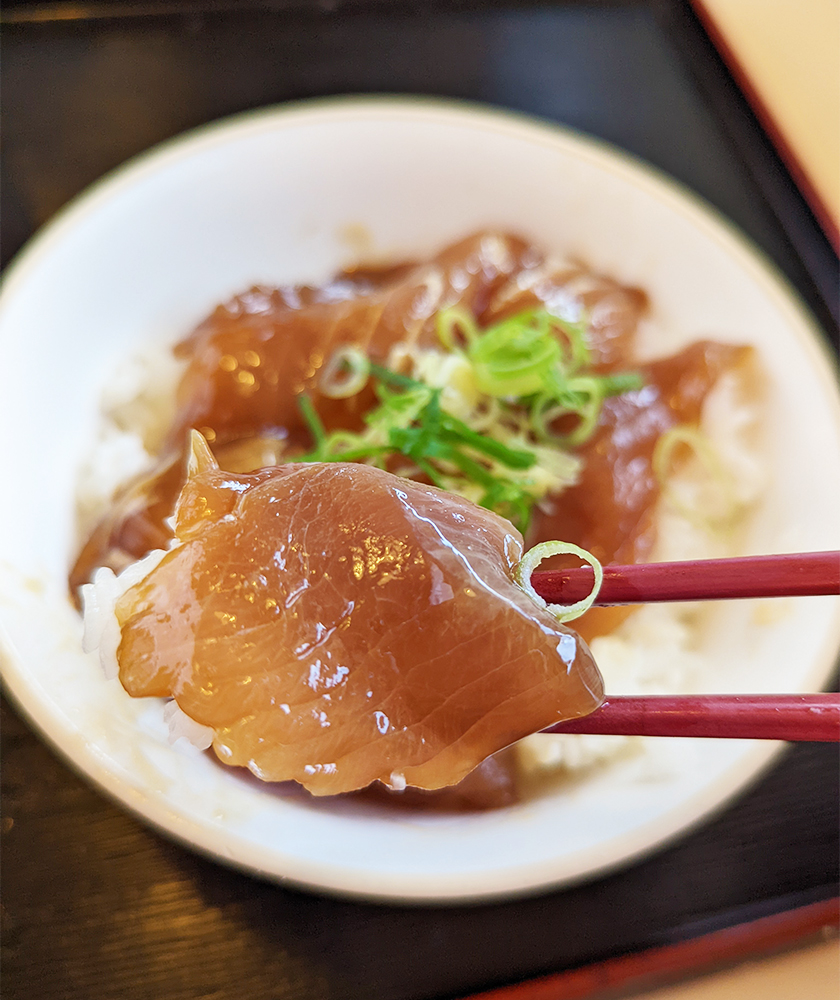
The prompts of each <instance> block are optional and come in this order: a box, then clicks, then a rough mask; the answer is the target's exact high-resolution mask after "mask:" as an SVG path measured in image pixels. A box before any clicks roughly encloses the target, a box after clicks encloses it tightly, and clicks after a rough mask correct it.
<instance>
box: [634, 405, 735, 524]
mask: <svg viewBox="0 0 840 1000" xmlns="http://www.w3.org/2000/svg"><path fill="white" fill-rule="evenodd" d="M681 445H682V446H684V447H686V448H688V449H689V450H690V451H691V452H693V453H694V455H695V456H696V457H697V459H698V461H699V462H700V464H701V465H702V466H704V467H705V469H706V471H707V473H708V474H709V476H710V478H711V479H712V480H714V481H715V483H716V486H717V490H716V493H717V495H718V496H719V497H720V499H721V500H722V501H723V503H722V506H723V507H724V510H723V511H722V512H717V513H714V512H710V511H709V510H701V509H696V508H693V507H690V506H689V505H688V504H687V503H685V502H684V501H683V500H682V499H681V498H680V497H679V495H678V494H677V492H676V490H674V489H673V487H672V485H671V468H672V466H673V464H674V453H675V451H676V449H677V448H678V447H680V446H681ZM651 467H652V470H653V474H654V476H655V477H656V480H657V482H658V483H659V485H660V487H661V489H662V495H663V496H664V498H665V499H666V500H667V501H668V503H669V504H670V505H671V506H672V507H673V508H674V509H675V510H676V511H677V512H678V513H680V514H682V516H683V517H684V518H685V519H686V520H687V521H689V522H690V523H691V524H694V525H695V526H697V527H699V528H701V529H702V530H704V531H706V532H708V533H709V534H712V535H713V534H716V533H717V532H720V531H722V530H726V529H727V528H729V527H731V525H732V522H734V521H735V519H736V518H737V516H738V513H739V509H740V507H739V503H738V500H737V498H736V496H735V486H734V482H733V479H732V474H731V473H730V472H729V470H728V469H727V468H726V466H725V465H724V464H723V462H722V461H721V459H720V456H719V455H718V453H717V451H716V450H715V449H714V447H713V446H712V443H711V442H710V441H709V439H708V438H707V437H706V435H705V434H703V432H702V431H701V430H700V429H699V428H698V427H695V426H692V425H691V424H678V425H677V426H676V427H671V428H670V429H669V430H667V431H665V433H664V434H663V435H662V436H661V437H660V438H659V440H658V441H657V442H656V445H655V447H654V449H653V457H652V460H651Z"/></svg>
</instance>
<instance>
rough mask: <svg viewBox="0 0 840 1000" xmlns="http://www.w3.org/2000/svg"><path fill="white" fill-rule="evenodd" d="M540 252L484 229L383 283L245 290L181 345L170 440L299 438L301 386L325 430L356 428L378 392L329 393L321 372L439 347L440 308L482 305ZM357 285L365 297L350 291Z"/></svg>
mask: <svg viewBox="0 0 840 1000" xmlns="http://www.w3.org/2000/svg"><path fill="white" fill-rule="evenodd" d="M533 257H534V253H533V252H532V251H531V250H530V248H528V246H527V245H526V244H525V243H523V242H522V241H521V240H519V239H517V238H516V237H513V236H503V235H498V234H494V233H481V234H478V235H476V236H472V237H469V238H468V239H466V240H462V241H461V242H460V243H457V244H455V245H454V246H452V247H448V248H447V249H446V250H444V251H442V252H441V253H440V254H439V255H438V256H437V257H433V258H432V259H431V260H430V261H429V262H427V263H424V264H419V265H417V266H416V267H412V268H410V269H408V270H406V269H404V268H397V269H390V270H388V271H385V272H383V279H382V284H381V286H379V287H376V286H375V285H374V284H373V279H372V277H370V278H368V279H367V280H364V279H363V278H361V277H357V278H356V279H355V280H351V278H342V277H339V278H338V279H336V281H334V282H332V283H330V284H328V285H326V286H324V288H323V289H321V290H320V291H319V290H314V289H307V290H300V291H299V292H298V293H295V291H294V290H293V289H285V290H280V291H278V292H277V293H275V294H269V293H266V292H265V291H264V290H259V289H254V290H252V291H251V292H250V293H248V294H247V295H245V296H239V297H237V298H236V299H234V300H233V301H232V302H230V303H228V304H227V305H225V306H220V307H219V308H218V309H216V310H215V312H214V313H213V314H212V315H211V316H210V317H209V318H208V319H207V320H206V321H205V322H204V323H202V324H201V325H200V326H199V327H198V328H197V329H196V330H195V332H194V333H193V334H192V335H191V336H190V337H189V338H188V339H187V340H185V341H183V342H182V343H181V344H179V345H178V347H177V348H176V354H177V355H178V356H179V357H182V358H184V359H185V360H186V361H187V370H186V373H185V374H184V377H183V379H182V382H181V386H180V388H179V391H178V414H177V416H176V420H175V425H174V427H173V428H172V431H171V433H170V446H176V447H177V446H180V445H181V443H182V442H183V440H184V436H185V434H186V432H188V431H189V430H191V429H193V428H195V429H197V430H199V431H201V432H202V434H204V436H205V437H206V438H207V439H208V440H209V441H210V443H211V444H213V445H215V444H218V443H223V442H226V441H230V440H232V439H237V438H241V437H243V436H246V435H252V434H258V433H264V432H265V431H266V430H269V429H278V430H282V431H283V432H284V433H285V434H287V435H290V436H291V439H292V441H293V442H294V440H295V438H296V437H297V436H299V435H300V434H301V433H304V434H305V423H304V421H303V419H302V417H301V413H300V409H299V406H298V402H297V397H298V396H299V395H300V393H302V392H303V391H307V392H308V393H309V394H310V395H311V396H312V397H313V399H314V402H315V405H316V407H317V409H318V411H319V413H320V416H321V419H322V420H323V421H324V423H325V424H326V425H327V427H330V428H332V427H342V428H353V427H355V426H357V425H358V424H359V421H360V418H361V415H362V413H364V412H365V410H366V409H367V408H369V406H370V404H371V402H372V396H369V395H367V394H364V393H360V394H358V395H356V396H354V397H353V398H352V399H350V400H330V399H326V398H325V397H322V396H321V395H320V394H319V392H318V375H319V372H320V371H321V369H322V367H323V365H324V364H325V363H326V362H327V361H328V359H329V358H330V356H331V355H332V353H333V352H334V351H335V349H336V348H338V347H345V346H348V345H352V346H355V347H358V348H360V349H361V350H363V351H365V352H366V353H368V354H369V355H370V357H371V358H372V359H373V360H375V361H379V362H384V361H385V360H386V358H387V356H388V352H389V351H390V350H391V348H392V347H393V346H394V345H395V344H398V343H399V344H404V345H406V346H407V347H410V346H412V345H416V344H419V345H421V346H422V345H424V344H425V345H427V346H428V345H433V344H435V343H436V335H435V316H436V314H437V313H438V312H439V311H440V310H441V309H445V308H447V307H449V306H453V305H456V304H457V305H461V306H464V307H465V308H468V309H470V310H472V311H474V312H475V311H480V310H481V309H483V308H484V306H485V304H486V303H487V301H488V300H489V298H490V296H491V295H492V294H493V291H494V290H495V289H496V288H497V287H500V286H501V284H502V283H503V282H504V281H506V280H507V279H508V278H509V277H510V276H511V275H512V274H515V273H516V272H517V271H519V270H520V269H521V268H522V267H523V264H524V262H525V261H530V260H531V259H532V258H533ZM369 273H370V274H372V272H369ZM351 277H352V276H351ZM330 289H337V291H335V292H334V294H331V293H330ZM351 290H356V292H357V294H355V295H352V297H348V296H349V294H350V291H351ZM296 303H297V307H296V308H293V306H295V304H296ZM306 446H308V440H305V441H304V447H306Z"/></svg>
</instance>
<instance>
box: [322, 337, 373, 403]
mask: <svg viewBox="0 0 840 1000" xmlns="http://www.w3.org/2000/svg"><path fill="white" fill-rule="evenodd" d="M345 365H346V366H347V367H348V368H349V369H350V370H349V372H347V373H344V372H343V371H342V369H343V368H344V366H345ZM369 375H370V361H369V360H368V357H367V355H366V354H365V353H364V351H360V350H359V348H358V347H353V346H352V345H350V344H348V345H347V346H345V347H339V348H338V349H337V350H336V351H335V352H334V353H333V355H332V357H331V358H330V359H329V361H328V362H327V363H326V364H325V365H324V367H323V368H322V369H321V375H320V377H319V379H318V388H319V389H320V390H321V392H322V394H323V395H324V396H327V397H328V398H329V399H349V398H350V397H351V396H355V395H357V394H358V393H360V392H361V391H362V389H364V387H365V385H367V380H368V376H369Z"/></svg>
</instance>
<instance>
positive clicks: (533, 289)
mask: <svg viewBox="0 0 840 1000" xmlns="http://www.w3.org/2000/svg"><path fill="white" fill-rule="evenodd" d="M540 303H543V304H545V305H546V306H547V307H548V308H549V309H550V310H552V311H554V312H556V313H557V314H558V315H561V316H563V317H565V318H569V319H572V320H577V319H579V318H581V316H583V315H586V316H587V317H588V322H589V337H588V343H589V348H590V352H591V354H592V357H593V360H594V361H596V362H597V364H598V365H599V366H600V367H611V366H613V365H615V364H617V363H618V362H619V359H620V361H621V363H623V364H627V363H628V360H629V358H630V356H631V355H632V351H631V347H632V337H633V334H634V332H635V328H636V324H637V322H638V319H639V316H640V314H641V312H642V311H643V308H644V304H645V297H644V295H643V293H641V292H639V291H637V290H634V289H628V288H623V287H622V286H620V285H618V284H617V283H616V282H614V281H611V280H610V279H608V278H603V277H600V276H597V275H594V274H592V273H590V272H588V271H586V270H584V269H583V268H582V267H580V266H579V265H571V264H560V263H558V262H557V260H549V261H547V260H546V259H545V257H544V255H543V254H542V253H541V251H539V250H538V249H537V248H535V247H533V246H530V245H528V244H527V243H525V242H524V241H523V240H521V239H519V238H518V237H516V236H511V235H508V234H503V233H495V232H483V233H477V234H474V235H473V236H470V237H468V238H466V239H464V240H461V241H460V242H458V243H455V244H453V245H452V246H450V247H447V248H445V249H444V250H442V251H441V252H440V253H439V254H437V256H435V257H433V258H432V259H431V260H430V261H428V262H426V263H422V264H416V265H411V264H401V265H398V266H395V267H390V268H383V269H381V270H376V269H357V270H355V271H352V272H348V273H345V274H340V275H338V276H337V277H336V278H334V279H333V280H332V281H330V282H327V283H326V284H325V285H323V286H320V287H317V288H310V287H300V286H284V287H281V288H276V289H271V288H266V287H260V286H257V287H254V288H252V289H250V290H249V291H247V292H245V293H243V294H242V295H238V296H236V297H235V298H233V299H231V300H230V301H229V302H227V303H225V304H224V305H220V306H219V307H217V308H216V309H215V310H214V312H213V313H212V314H211V315H210V316H209V317H208V318H207V319H206V320H205V321H204V322H203V323H201V324H200V325H199V326H198V327H197V329H196V330H195V331H194V332H193V333H192V334H191V335H190V336H189V337H188V338H186V339H185V340H184V341H182V342H181V343H180V344H179V345H178V346H177V347H176V349H175V350H176V354H177V355H178V356H179V357H181V358H182V359H183V360H184V361H185V362H186V370H185V372H184V375H183V377H182V379H181V383H180V385H179V388H178V399H177V414H176V418H175V421H174V424H173V426H172V428H171V429H170V431H169V433H168V435H167V441H166V443H165V445H164V447H163V449H162V452H161V454H160V455H159V456H157V457H156V461H155V464H154V465H153V467H151V468H149V469H148V470H147V471H146V472H144V473H143V474H142V475H140V476H138V477H137V478H136V479H135V480H134V481H132V482H131V483H129V484H127V485H126V486H125V487H124V488H123V489H122V490H121V491H120V492H119V493H118V494H117V496H116V497H115V498H114V502H113V503H112V505H111V507H110V509H109V510H108V511H107V513H106V514H105V516H104V517H103V519H102V520H101V522H100V523H99V525H98V526H97V527H96V529H95V531H94V532H93V533H92V535H90V536H89V537H88V539H87V541H86V543H85V545H84V546H83V548H82V550H81V552H80V554H79V557H78V559H77V561H76V564H75V565H74V567H73V571H72V573H71V576H70V585H71V589H72V590H73V592H74V593H75V591H76V590H77V588H78V587H79V586H81V585H82V584H83V583H85V582H86V581H88V580H90V579H91V577H92V574H93V571H94V570H95V569H96V567H97V566H102V565H107V566H110V567H112V568H113V569H115V570H119V569H121V568H122V567H123V566H124V565H126V564H127V563H128V562H131V561H133V560H136V559H139V558H141V557H142V556H144V555H145V554H146V553H147V552H149V551H150V550H151V549H153V548H156V547H161V546H163V545H165V544H166V540H167V539H168V538H170V537H171V533H170V531H169V527H168V523H167V522H168V518H169V517H170V515H171V514H172V512H173V509H174V505H175V499H176V497H177V495H178V492H179V491H180V488H181V486H182V485H183V481H184V473H183V469H184V466H185V449H186V442H187V436H188V433H189V431H190V430H191V429H197V430H199V431H201V432H202V434H204V436H205V437H206V438H207V440H208V441H209V442H210V443H211V445H212V447H213V450H214V453H215V455H216V457H217V459H218V461H219V463H220V464H221V466H222V467H223V468H225V469H229V470H231V471H237V472H238V471H250V470H253V469H256V468H260V467H261V466H263V465H268V464H272V465H273V464H276V463H278V462H280V461H286V460H288V459H289V458H292V457H294V455H295V454H298V455H300V454H302V453H304V452H306V451H307V450H308V449H309V448H310V447H311V445H312V441H311V439H310V435H309V430H308V427H307V426H306V422H305V421H304V419H303V416H302V413H301V410H300V405H299V399H300V394H301V393H302V392H304V391H305V392H306V393H307V394H308V395H309V396H310V397H311V399H312V401H313V404H314V406H315V408H316V410H317V412H318V415H319V417H320V419H321V421H322V422H323V423H324V425H325V426H326V428H327V429H328V430H334V429H339V428H340V429H344V430H351V431H353V430H358V429H360V427H361V426H362V417H363V415H364V414H365V413H366V412H368V411H369V410H370V409H371V408H372V407H373V406H374V405H375V403H376V398H375V396H374V392H373V389H372V388H371V387H370V386H368V387H367V388H365V389H364V390H362V391H361V392H359V393H357V394H356V395H354V396H352V397H350V398H349V399H330V398H327V397H326V396H324V395H323V394H321V393H320V392H319V377H320V373H321V371H322V369H323V366H324V364H325V363H327V361H328V359H329V358H330V356H331V354H332V352H333V351H334V350H335V349H336V348H339V347H343V346H348V345H354V346H357V347H360V348H362V349H364V350H365V351H366V352H367V353H368V354H369V356H370V357H371V359H372V360H374V361H377V362H380V363H383V362H387V361H388V356H389V354H390V352H391V350H392V349H393V348H394V347H395V346H396V345H402V346H404V347H405V348H410V347H411V346H412V345H415V346H420V347H433V346H440V345H439V343H438V340H437V336H436V333H435V318H436V315H437V314H438V312H439V311H440V310H443V309H446V308H449V307H450V306H454V305H457V306H460V307H463V308H465V309H466V310H468V311H469V312H472V313H473V314H474V315H475V316H476V317H477V318H478V319H479V322H480V325H486V324H488V323H491V322H495V321H496V320H498V319H500V318H503V317H505V316H508V315H510V314H512V313H515V312H517V311H519V310H522V309H527V308H531V307H533V306H534V305H539V304H540Z"/></svg>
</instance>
